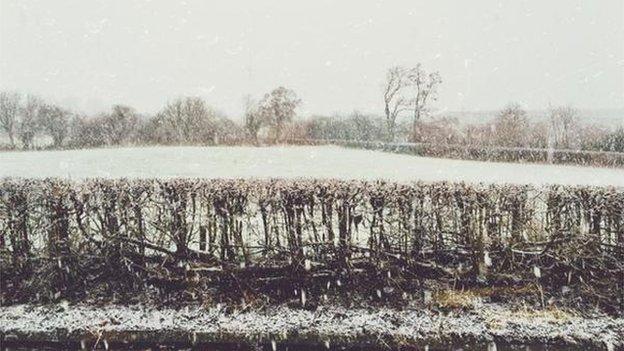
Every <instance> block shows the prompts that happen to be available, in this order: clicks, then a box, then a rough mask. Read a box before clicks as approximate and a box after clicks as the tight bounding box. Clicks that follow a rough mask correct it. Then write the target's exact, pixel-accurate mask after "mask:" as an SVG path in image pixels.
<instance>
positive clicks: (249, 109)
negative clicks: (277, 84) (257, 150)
mask: <svg viewBox="0 0 624 351" xmlns="http://www.w3.org/2000/svg"><path fill="white" fill-rule="evenodd" d="M265 122H266V121H264V118H263V116H262V112H261V111H260V105H259V104H258V103H256V102H254V101H253V100H252V99H251V97H249V96H247V97H245V131H246V132H247V135H248V138H249V139H250V140H251V141H252V142H253V143H254V144H257V143H258V132H260V128H262V126H263V125H264V124H265Z"/></svg>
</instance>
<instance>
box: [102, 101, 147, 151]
mask: <svg viewBox="0 0 624 351" xmlns="http://www.w3.org/2000/svg"><path fill="white" fill-rule="evenodd" d="M137 119H138V118H137V116H136V112H135V111H134V109H133V108H132V107H129V106H124V105H114V106H113V108H112V111H111V113H110V114H107V115H105V116H104V117H103V119H102V121H101V123H102V126H101V128H102V133H103V135H104V140H106V143H107V144H109V145H119V144H121V143H123V142H127V141H128V140H130V138H131V137H132V135H133V133H134V130H135V127H136V124H137Z"/></svg>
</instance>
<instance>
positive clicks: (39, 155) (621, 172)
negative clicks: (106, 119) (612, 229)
mask: <svg viewBox="0 0 624 351" xmlns="http://www.w3.org/2000/svg"><path fill="white" fill-rule="evenodd" d="M2 176H11V177H66V178H88V177H106V178H108V177H111V178H121V177H143V178H146V177H162V178H170V177H202V178H239V177H241V178H251V177H259V178H273V177H279V178H299V177H315V178H340V179H378V178H383V179H387V180H394V181H412V180H424V181H440V180H447V181H466V182H487V183H520V184H547V183H556V184H583V185H615V186H624V169H612V168H589V167H577V166H562V165H541V164H514V163H494V162H479V161H462V160H450V159H437V158H427V157H417V156H411V155H399V154H392V153H385V152H381V151H369V150H357V149H348V148H341V147H337V146H285V147H136V148H111V149H91V150H68V151H33V152H2V153H0V177H2Z"/></svg>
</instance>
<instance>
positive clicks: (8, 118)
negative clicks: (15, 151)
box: [0, 92, 21, 147]
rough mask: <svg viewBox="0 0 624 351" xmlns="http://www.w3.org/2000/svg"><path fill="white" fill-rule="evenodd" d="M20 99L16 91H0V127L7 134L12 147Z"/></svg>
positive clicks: (13, 145)
mask: <svg viewBox="0 0 624 351" xmlns="http://www.w3.org/2000/svg"><path fill="white" fill-rule="evenodd" d="M20 100H21V96H20V95H19V94H17V93H9V92H0V128H2V130H4V131H5V132H6V133H7V135H8V136H9V141H10V143H11V146H12V147H15V132H16V129H17V123H18V121H17V119H18V114H19V110H20Z"/></svg>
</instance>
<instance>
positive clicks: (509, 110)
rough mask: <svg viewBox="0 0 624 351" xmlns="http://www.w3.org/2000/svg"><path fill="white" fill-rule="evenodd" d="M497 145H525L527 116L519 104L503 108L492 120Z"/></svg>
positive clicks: (527, 130) (527, 128) (527, 129)
mask: <svg viewBox="0 0 624 351" xmlns="http://www.w3.org/2000/svg"><path fill="white" fill-rule="evenodd" d="M494 128H495V133H496V141H497V145H500V146H508V147H525V146H527V136H528V133H529V118H528V116H527V113H526V111H525V110H524V109H522V107H521V106H520V105H519V104H515V103H513V104H509V105H507V107H505V108H503V109H502V110H501V111H500V112H499V113H498V115H497V116H496V120H495V121H494Z"/></svg>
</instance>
